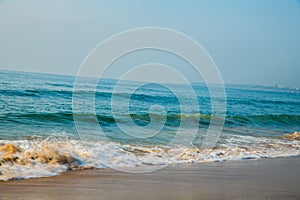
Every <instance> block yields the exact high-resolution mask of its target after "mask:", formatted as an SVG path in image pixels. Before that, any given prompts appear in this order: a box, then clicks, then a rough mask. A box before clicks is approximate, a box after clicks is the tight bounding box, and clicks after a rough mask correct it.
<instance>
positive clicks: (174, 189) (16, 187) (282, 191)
mask: <svg viewBox="0 0 300 200" xmlns="http://www.w3.org/2000/svg"><path fill="white" fill-rule="evenodd" d="M0 199H1V200H2V199H73V200H74V199H110V200H111V199H300V158H299V157H293V158H280V159H261V160H245V161H230V162H219V163H200V164H176V165H171V166H169V167H167V168H164V169H162V170H160V171H156V172H152V173H146V174H132V173H123V172H119V171H115V170H112V169H95V170H80V171H69V172H66V173H63V174H61V175H60V176H57V177H48V178H37V179H27V180H14V181H7V182H0Z"/></svg>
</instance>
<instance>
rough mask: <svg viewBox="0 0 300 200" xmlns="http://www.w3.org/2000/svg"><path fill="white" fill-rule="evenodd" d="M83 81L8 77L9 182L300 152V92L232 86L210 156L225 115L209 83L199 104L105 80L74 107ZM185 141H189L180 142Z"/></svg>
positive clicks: (1, 156)
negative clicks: (210, 138) (210, 136)
mask: <svg viewBox="0 0 300 200" xmlns="http://www.w3.org/2000/svg"><path fill="white" fill-rule="evenodd" d="M75 78H76V77H75V76H65V75H50V74H39V73H25V72H13V71H0V180H11V179H26V178H36V177H46V176H55V175H58V174H59V173H61V172H65V171H67V170H80V169H86V168H107V167H112V168H115V169H118V170H124V171H128V172H144V171H143V170H140V169H150V170H148V171H153V169H159V168H161V167H164V166H167V165H169V164H174V163H199V162H220V161H229V162H230V161H232V160H244V159H262V158H276V157H288V156H299V155H300V133H299V131H300V115H299V113H300V90H299V89H297V88H287V87H278V86H277V87H266V86H257V85H252V86H250V85H226V86H225V90H226V116H223V117H225V122H224V127H223V129H222V132H221V135H220V137H218V138H216V140H217V141H216V144H215V145H214V147H213V148H209V149H206V148H201V147H202V143H203V141H204V139H205V136H206V135H205V133H206V131H207V129H208V128H209V126H210V124H211V123H212V121H214V120H215V118H218V116H214V115H213V113H212V109H211V108H212V105H211V97H210V95H209V91H208V88H207V87H206V85H205V84H200V83H193V84H192V89H193V91H194V92H195V94H196V97H197V104H198V105H196V104H194V103H193V101H192V100H191V95H190V94H189V92H188V91H189V90H187V86H186V85H183V84H169V86H170V88H176V92H174V91H171V90H170V88H169V87H168V84H157V83H143V84H140V83H139V82H134V81H122V82H121V83H120V84H118V90H117V91H116V90H115V86H116V84H117V83H118V82H117V80H113V79H101V80H100V81H99V82H98V84H97V86H96V91H94V88H95V87H94V85H93V84H92V83H93V82H94V80H92V78H86V82H85V83H84V84H82V85H80V90H78V91H76V95H77V97H78V98H77V99H80V100H82V101H80V102H78V101H77V102H76V105H77V109H76V110H74V107H73V106H74V101H73V100H74V99H73V97H74V96H73V95H74V93H73V89H74V88H73V86H74V81H75ZM137 85H138V86H139V87H137ZM171 85H172V87H171ZM132 91H134V92H132ZM90 97H93V98H94V99H93V102H92V103H93V104H92V105H93V106H91V107H90V105H91V104H89V103H86V102H87V101H91V99H90ZM112 100H113V101H114V103H112ZM183 107H185V108H187V109H185V111H183V109H182V108H183ZM91 110H92V111H94V112H91ZM212 116H213V117H212ZM220 117H222V116H220ZM75 118H76V120H74V119H75ZM182 120H184V121H185V122H186V123H181V121H182ZM79 129H80V130H79ZM192 133H195V134H192ZM177 134H181V135H182V138H181V139H182V141H181V142H179V143H176V144H173V143H172V140H173V139H174V138H175V137H176V135H177ZM143 167H145V168H143ZM146 171H147V170H146Z"/></svg>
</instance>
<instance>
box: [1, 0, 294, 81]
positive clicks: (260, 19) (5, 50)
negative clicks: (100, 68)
mask: <svg viewBox="0 0 300 200" xmlns="http://www.w3.org/2000/svg"><path fill="white" fill-rule="evenodd" d="M148 26H155V27H165V28H170V29H175V30H178V31H180V32H183V33H185V34H187V35H189V36H191V37H192V38H194V39H195V40H196V41H198V42H199V43H200V44H202V45H203V46H204V47H205V49H206V50H207V51H208V53H209V54H210V55H211V56H212V58H213V59H214V61H215V63H216V64H217V66H218V67H219V70H220V71H221V74H222V76H223V79H224V81H225V82H226V83H250V84H264V85H273V84H282V85H290V86H298V87H299V86H300V78H299V75H300V1H297V0H264V1H261V0H249V1H238V0H236V1H231V0H226V1H225V0H224V1H221V0H218V1H217V0H207V1H199V0H195V1H189V0H187V1H171V0H170V1H159V0H153V1H150V0H148V1H146V0H136V1H128V0H127V1H122V0H120V1H112V0H109V1H98V0H90V1H87V0H81V1H76V0H70V1H63V0H52V1H40V0H35V1H33V0H26V1H25V0H19V1H17V0H2V1H1V0H0V27H1V28H0V69H10V70H20V71H35V72H47V73H57V74H76V71H77V70H78V68H79V66H80V64H81V62H82V61H83V59H84V58H85V57H86V55H87V54H88V53H89V51H90V50H91V49H92V48H93V47H95V46H96V45H97V44H98V43H99V42H101V41H103V40H104V39H106V38H107V37H109V36H111V35H114V34H117V33H118V32H120V31H124V30H127V29H131V28H137V27H148Z"/></svg>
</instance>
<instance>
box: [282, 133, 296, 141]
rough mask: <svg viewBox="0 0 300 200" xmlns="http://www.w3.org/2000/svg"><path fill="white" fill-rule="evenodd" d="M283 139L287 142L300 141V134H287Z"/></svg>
mask: <svg viewBox="0 0 300 200" xmlns="http://www.w3.org/2000/svg"><path fill="white" fill-rule="evenodd" d="M281 138H283V139H287V140H300V132H294V133H290V134H289V133H287V134H284V135H282V136H281Z"/></svg>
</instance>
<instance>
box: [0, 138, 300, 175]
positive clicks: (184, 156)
mask: <svg viewBox="0 0 300 200" xmlns="http://www.w3.org/2000/svg"><path fill="white" fill-rule="evenodd" d="M1 143H2V144H13V145H16V146H18V147H20V148H22V149H23V151H22V152H18V153H16V155H15V156H18V157H19V158H20V159H26V162H25V164H24V163H23V164H20V163H17V162H5V163H2V165H1V166H0V172H1V175H0V180H10V179H24V178H34V177H46V176H55V175H57V174H59V173H61V172H65V171H67V170H68V169H82V168H86V167H95V168H103V167H106V166H105V165H104V164H103V163H110V167H117V168H120V167H137V166H147V165H165V164H171V163H200V162H216V161H225V160H243V159H259V158H275V157H286V156H299V155H300V141H289V140H284V139H270V138H263V137H252V136H238V135H232V136H226V137H224V138H223V139H222V141H221V142H220V143H219V144H218V147H217V148H214V149H206V150H203V149H199V148H196V147H183V146H176V147H174V146H173V147H169V146H142V145H134V146H133V145H129V144H120V143H114V142H104V141H99V142H89V143H85V146H83V145H82V143H81V142H80V141H78V140H62V139H60V140H58V139H55V140H49V139H47V140H44V141H41V140H37V141H29V140H19V141H8V140H1V141H0V144H1ZM43 145H44V146H45V145H48V146H50V147H51V148H54V149H55V152H58V154H60V155H67V156H69V157H72V158H74V159H71V161H68V162H65V163H59V162H58V163H53V162H46V163H45V162H39V160H38V159H36V160H33V159H31V158H28V157H25V156H24V153H25V152H33V153H37V154H38V155H40V156H44V155H45V152H41V151H39V150H40V149H41V148H43V147H44V146H43ZM48 146H47V147H48ZM87 149H88V151H87ZM2 155H3V153H2V154H1V153H0V158H1V157H2ZM47 156H48V155H47ZM50 156H51V155H50Z"/></svg>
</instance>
